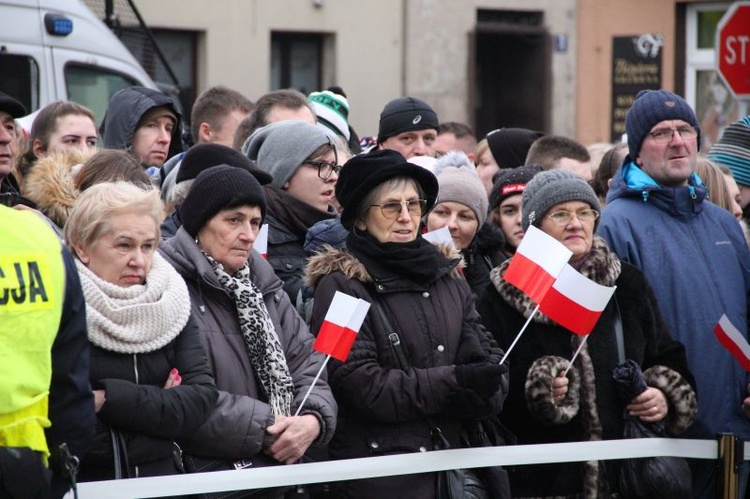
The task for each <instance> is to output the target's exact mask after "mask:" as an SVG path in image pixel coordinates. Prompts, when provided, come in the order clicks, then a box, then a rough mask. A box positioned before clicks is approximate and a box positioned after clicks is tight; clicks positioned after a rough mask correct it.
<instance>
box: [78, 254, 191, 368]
mask: <svg viewBox="0 0 750 499" xmlns="http://www.w3.org/2000/svg"><path fill="white" fill-rule="evenodd" d="M76 265H77V266H78V275H79V276H80V278H81V287H82V288H83V296H84V298H85V299H86V326H87V329H88V333H89V340H90V341H91V343H93V344H94V345H96V346H98V347H101V348H103V349H105V350H110V351H112V352H118V353H127V354H131V353H145V352H152V351H154V350H158V349H159V348H161V347H163V346H164V345H166V344H167V343H169V342H170V341H172V340H173V339H174V338H175V337H177V335H178V334H180V331H182V329H183V328H184V327H185V324H187V321H188V318H189V317H190V295H189V294H188V290H187V286H186V285H185V281H183V280H182V277H180V275H179V274H178V273H177V271H176V270H175V269H174V268H172V266H171V265H169V263H167V261H166V260H164V258H162V256H161V255H159V253H154V257H153V261H152V264H151V269H150V270H149V272H148V275H147V276H146V283H145V284H143V285H136V286H130V287H128V288H125V287H121V286H118V285H116V284H112V283H109V282H106V281H104V280H103V279H101V278H99V277H98V276H96V274H94V273H93V272H92V271H91V270H89V268H88V267H86V266H85V265H84V264H83V263H81V262H80V261H79V260H78V259H76Z"/></svg>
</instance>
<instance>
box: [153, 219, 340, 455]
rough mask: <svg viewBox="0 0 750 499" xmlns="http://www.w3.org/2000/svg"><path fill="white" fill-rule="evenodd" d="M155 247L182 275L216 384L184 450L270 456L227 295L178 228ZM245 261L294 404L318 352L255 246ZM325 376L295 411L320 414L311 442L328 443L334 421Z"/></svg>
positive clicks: (261, 406)
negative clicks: (209, 408)
mask: <svg viewBox="0 0 750 499" xmlns="http://www.w3.org/2000/svg"><path fill="white" fill-rule="evenodd" d="M159 250H160V251H161V252H162V254H163V255H164V257H165V258H166V259H167V261H169V262H170V263H171V264H172V265H173V266H174V267H175V269H177V272H178V273H180V274H181V275H182V277H183V278H184V279H185V282H186V283H187V287H188V292H189V293H190V301H191V303H192V308H193V312H192V315H193V317H194V318H195V319H196V322H197V323H198V325H199V327H200V330H201V332H202V333H203V344H204V346H205V348H206V352H207V354H208V363H209V365H210V366H211V370H212V372H213V374H214V377H215V379H216V386H217V387H218V388H219V401H218V403H217V405H216V409H215V410H214V411H213V413H212V414H211V416H209V418H208V421H207V422H206V423H205V424H204V425H203V426H202V427H201V428H199V429H198V431H196V432H195V433H194V434H193V435H192V437H191V438H190V439H189V440H187V441H185V442H184V443H185V449H186V451H187V452H189V453H192V454H195V455H197V456H201V457H213V458H223V459H231V460H238V459H247V460H251V461H253V463H254V464H255V465H256V466H257V465H260V464H262V463H267V462H268V461H269V459H270V458H264V456H263V455H262V453H261V451H262V450H263V449H264V448H265V447H264V446H267V445H268V444H269V443H270V441H269V439H268V436H267V435H266V428H267V427H268V426H270V425H272V424H273V422H274V419H275V418H274V415H273V414H272V413H271V407H270V406H269V405H268V403H266V399H265V396H264V395H262V390H261V388H260V386H259V384H258V382H257V381H256V377H255V373H254V371H253V368H252V366H251V365H250V360H249V358H248V356H247V350H246V346H245V340H244V339H243V336H242V330H241V328H240V322H239V317H238V315H237V309H236V305H235V302H234V299H233V298H232V297H231V296H229V294H227V292H226V291H225V290H224V288H222V286H221V284H220V283H219V279H218V277H217V276H216V274H215V273H214V271H213V269H212V267H211V264H210V263H209V262H208V260H207V259H206V257H205V256H204V255H203V253H202V252H201V250H200V248H198V246H197V245H196V244H195V241H194V240H193V238H192V237H190V235H189V234H188V233H187V232H186V231H185V229H184V228H182V227H181V228H180V229H179V230H178V231H177V234H176V235H175V236H174V237H173V238H171V239H169V240H167V241H166V242H163V243H161V245H160V247H159ZM249 265H250V275H251V276H252V279H253V282H254V283H255V285H256V286H258V288H259V289H260V291H261V293H262V294H263V299H264V302H265V304H266V308H267V309H268V314H269V315H270V317H271V320H272V321H273V324H274V328H275V329H276V333H277V334H278V336H279V341H280V342H281V346H282V348H283V349H284V356H285V357H286V361H287V364H288V366H289V371H290V374H291V376H292V381H293V382H294V402H293V404H292V406H293V409H296V407H297V405H298V404H299V403H300V402H301V401H302V398H303V396H304V395H305V392H306V391H307V389H308V387H309V386H310V384H311V383H312V381H313V379H314V378H315V375H316V373H317V372H318V370H319V368H320V366H321V365H322V363H323V356H322V355H321V354H319V353H317V352H314V351H313V350H312V343H313V337H312V335H311V334H310V333H309V331H308V329H307V326H305V324H304V322H303V321H302V320H301V319H300V317H299V315H297V313H296V312H295V311H294V307H293V306H292V304H291V302H290V301H289V298H288V297H287V295H286V293H285V292H284V290H283V289H282V282H281V281H280V280H279V278H278V277H276V275H275V274H274V273H273V269H272V268H271V266H270V265H269V264H268V263H267V262H266V261H265V260H264V259H263V257H262V256H260V254H258V253H257V252H255V251H253V254H252V256H251V257H250V260H249ZM324 378H325V376H324V377H323V378H321V379H320V380H318V382H317V383H316V384H315V387H314V388H313V390H312V393H311V394H310V398H308V399H307V402H305V408H304V409H303V411H302V413H303V414H314V415H315V416H316V417H317V418H318V420H319V421H320V436H319V437H318V439H317V441H316V443H327V442H328V441H329V440H330V439H331V437H332V436H333V432H334V430H335V429H336V411H337V406H336V401H335V400H334V399H333V395H332V394H331V390H330V388H329V387H328V385H327V383H326V382H325V379H324Z"/></svg>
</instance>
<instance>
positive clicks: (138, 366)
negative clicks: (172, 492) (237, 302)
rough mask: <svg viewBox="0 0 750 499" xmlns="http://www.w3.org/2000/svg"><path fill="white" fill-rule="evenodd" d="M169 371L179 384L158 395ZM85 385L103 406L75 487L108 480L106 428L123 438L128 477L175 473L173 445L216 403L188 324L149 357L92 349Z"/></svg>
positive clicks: (109, 455)
mask: <svg viewBox="0 0 750 499" xmlns="http://www.w3.org/2000/svg"><path fill="white" fill-rule="evenodd" d="M173 368H176V369H177V370H178V371H179V373H180V376H181V377H182V384H181V385H180V386H177V387H174V388H170V389H164V388H163V387H164V383H165V382H166V381H167V378H168V377H169V372H170V371H171V370H172V369H173ZM90 379H91V385H92V388H93V389H94V390H97V389H103V390H105V392H106V402H105V404H104V406H103V407H102V409H101V410H100V411H99V413H98V414H97V415H98V418H97V428H96V435H95V442H94V445H93V446H92V449H91V451H90V452H89V453H88V454H87V455H86V457H85V458H84V459H83V461H82V462H81V471H80V477H79V478H80V480H81V481H87V480H103V479H112V478H114V460H113V459H114V456H113V453H112V448H113V447H112V444H111V438H110V432H109V428H114V429H116V430H118V431H119V432H120V433H121V434H122V435H123V439H124V441H125V445H126V447H127V454H128V460H129V464H130V473H131V476H149V475H160V474H174V473H177V472H178V471H179V468H178V467H177V466H178V464H179V463H176V462H175V461H174V458H173V457H174V452H175V451H176V450H177V449H176V447H175V445H174V441H175V440H176V439H179V438H180V437H182V436H185V435H189V434H191V433H193V432H194V431H195V430H197V429H198V427H200V426H201V425H202V424H203V422H204V421H205V420H206V418H207V417H208V416H209V414H210V413H211V411H212V410H213V408H214V405H215V404H216V400H217V397H218V391H217V390H216V385H215V384H214V380H213V378H212V377H211V373H210V370H209V368H208V363H207V361H206V353H205V351H204V350H203V346H202V345H201V338H200V332H199V330H198V326H197V325H196V323H195V322H194V321H193V319H192V318H190V319H189V320H188V323H187V325H186V326H185V328H184V329H183V330H182V332H181V333H180V334H179V335H177V337H176V338H175V339H174V340H172V341H171V342H170V343H168V344H167V345H165V346H164V347H162V348H160V349H159V350H156V351H153V352H148V353H144V354H132V355H129V354H121V353H116V352H111V351H107V350H104V349H102V348H99V347H97V346H95V345H93V344H92V345H91V372H90ZM136 467H137V468H138V469H137V470H136ZM136 473H137V475H136Z"/></svg>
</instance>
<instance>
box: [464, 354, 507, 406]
mask: <svg viewBox="0 0 750 499" xmlns="http://www.w3.org/2000/svg"><path fill="white" fill-rule="evenodd" d="M507 372H508V367H507V366H506V365H504V364H503V365H500V364H495V363H491V362H485V363H481V364H464V365H460V366H456V380H458V384H459V385H461V387H462V388H466V389H469V390H471V391H473V392H474V393H476V394H477V395H479V396H480V397H482V398H488V397H491V396H492V395H494V394H495V393H496V392H497V391H498V390H499V389H500V383H501V382H502V380H503V376H504V375H505V374H506V373H507Z"/></svg>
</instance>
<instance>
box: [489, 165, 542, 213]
mask: <svg viewBox="0 0 750 499" xmlns="http://www.w3.org/2000/svg"><path fill="white" fill-rule="evenodd" d="M540 171H542V167H541V166H539V165H529V166H521V167H518V168H503V169H502V170H500V171H499V172H497V173H496V174H495V175H494V176H493V179H494V183H493V184H492V191H491V192H490V202H489V210H490V211H492V210H494V209H495V208H497V207H498V206H500V204H501V203H502V202H503V201H504V200H505V199H507V198H509V197H511V196H514V195H517V194H523V191H524V190H525V189H526V184H528V183H529V182H530V181H531V179H532V178H534V175H536V174H537V173H539V172H540Z"/></svg>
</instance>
